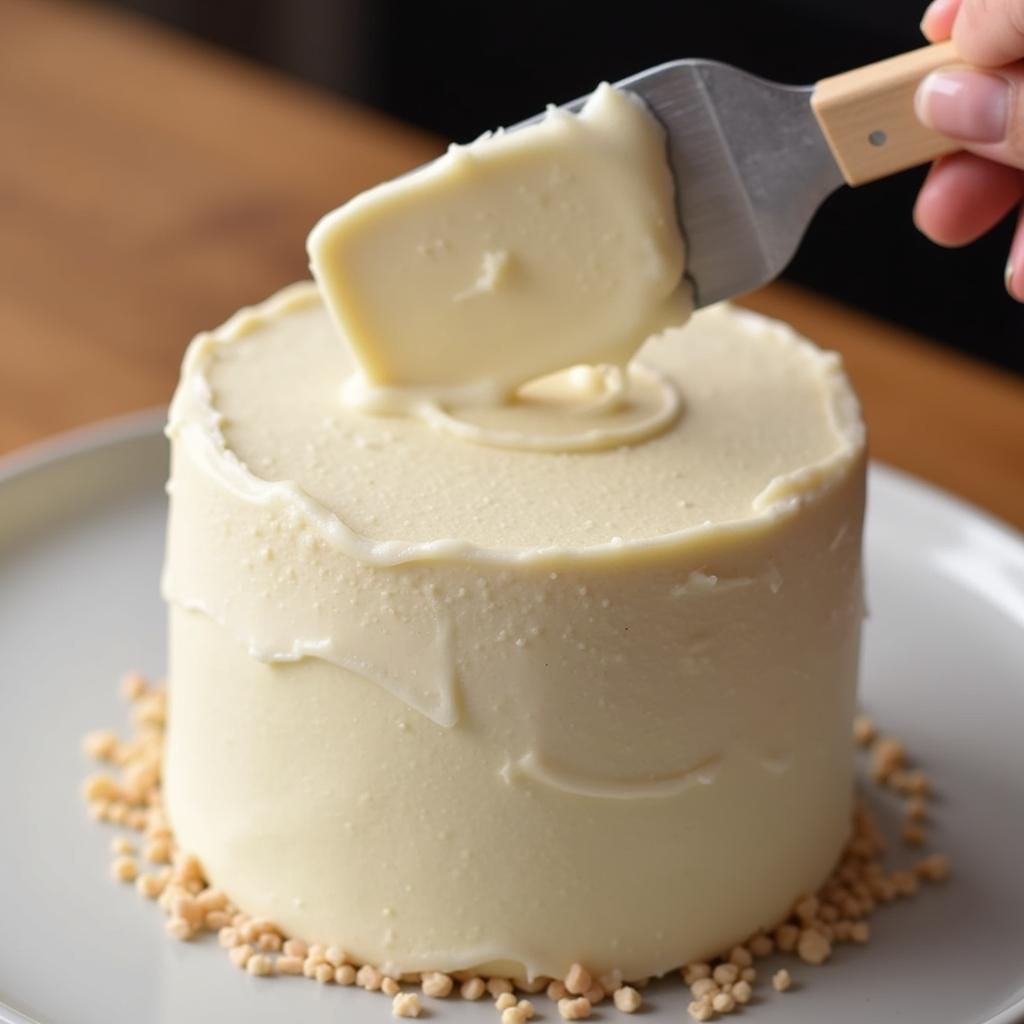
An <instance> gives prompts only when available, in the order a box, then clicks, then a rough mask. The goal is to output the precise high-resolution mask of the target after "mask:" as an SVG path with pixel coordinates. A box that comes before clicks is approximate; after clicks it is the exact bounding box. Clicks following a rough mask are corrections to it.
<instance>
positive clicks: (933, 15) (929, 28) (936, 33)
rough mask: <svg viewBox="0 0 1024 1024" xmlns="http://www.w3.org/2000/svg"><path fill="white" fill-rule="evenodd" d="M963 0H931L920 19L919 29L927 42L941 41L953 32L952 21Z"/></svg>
mask: <svg viewBox="0 0 1024 1024" xmlns="http://www.w3.org/2000/svg"><path fill="white" fill-rule="evenodd" d="M962 2H963V0H932V2H931V3H930V4H929V5H928V7H927V9H926V10H925V12H924V17H923V18H922V19H921V31H922V32H923V33H924V37H925V39H927V40H928V42H929V43H941V42H943V41H945V40H946V39H948V38H949V37H950V35H951V34H952V32H953V22H954V21H956V15H957V11H959V10H960V5H961V3H962Z"/></svg>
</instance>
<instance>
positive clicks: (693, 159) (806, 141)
mask: <svg viewBox="0 0 1024 1024" xmlns="http://www.w3.org/2000/svg"><path fill="white" fill-rule="evenodd" d="M615 84H616V86H618V87H619V88H623V89H628V90H629V91H630V92H633V93H635V94H636V95H637V96H639V97H640V98H641V99H642V100H643V101H644V102H645V103H646V105H647V107H648V108H649V109H650V110H651V112H652V113H653V114H654V115H655V116H656V117H657V118H658V120H659V121H660V122H661V124H662V126H663V127H664V129H665V132H666V134H667V137H668V158H669V162H670V163H671V166H672V171H673V174H674V176H675V180H676V203H677V206H678V211H679V223H680V226H681V228H682V231H683V236H684V238H685V239H686V247H687V256H686V269H687V276H688V277H690V279H691V281H692V283H693V286H694V290H695V292H696V300H697V305H698V306H707V305H710V304H711V303H713V302H718V301H720V300H722V299H727V298H730V297H732V296H734V295H740V294H742V293H743V292H748V291H750V290H751V289H753V288H757V287H758V286H760V285H762V284H764V283H765V282H767V281H770V280H771V279H772V278H774V277H776V276H777V275H778V274H779V273H780V272H781V271H782V269H783V268H784V267H785V266H786V264H787V263H788V262H789V261H790V259H792V257H793V254H794V253H795V252H796V248H797V246H798V245H799V243H800V239H801V238H802V237H803V234H804V231H805V230H806V228H807V225H808V224H809V223H810V220H811V218H812V217H813V216H814V212H815V211H816V210H817V208H818V206H819V205H820V204H821V202H822V201H823V200H824V199H825V198H826V197H827V196H828V195H829V194H830V193H831V192H833V191H834V190H835V189H836V188H838V187H839V186H840V185H842V184H843V176H842V174H841V173H840V171H839V168H838V166H837V165H836V162H835V160H834V158H833V156H832V153H831V151H830V150H829V148H828V145H827V143H826V142H825V138H824V136H823V135H822V133H821V129H820V128H819V127H818V122H817V120H816V119H815V117H814V113H813V111H812V110H811V104H810V100H811V92H812V90H813V87H810V86H806V87H803V86H789V85H779V84H777V83H775V82H768V81H765V80H764V79H761V78H757V77H755V76H754V75H749V74H747V73H746V72H744V71H740V70H738V69H737V68H733V67H730V66H728V65H726V64H719V63H717V62H715V61H706V60H680V61H673V62H671V63H669V64H662V65H660V66H658V67H655V68H651V69H649V70H647V71H642V72H640V73H639V74H637V75H633V76H631V77H630V78H626V79H623V80H622V81H621V82H616V83H615ZM585 101H586V97H581V98H580V99H578V100H574V101H573V102H572V103H567V104H565V107H566V109H569V110H579V108H580V107H582V106H583V104H584V102H585ZM535 120H537V119H536V118H531V119H530V121H526V122H523V124H529V123H532V122H533V121H535ZM516 127H519V125H517V126H516Z"/></svg>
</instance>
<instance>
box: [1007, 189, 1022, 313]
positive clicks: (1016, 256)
mask: <svg viewBox="0 0 1024 1024" xmlns="http://www.w3.org/2000/svg"><path fill="white" fill-rule="evenodd" d="M1006 290H1007V291H1008V292H1009V293H1010V295H1012V296H1013V298H1015V299H1016V300H1017V301H1018V302H1024V209H1021V212H1020V216H1019V217H1018V218H1017V233H1016V234H1015V235H1014V236H1013V245H1012V246H1011V247H1010V258H1009V259H1008V260H1007V261H1006Z"/></svg>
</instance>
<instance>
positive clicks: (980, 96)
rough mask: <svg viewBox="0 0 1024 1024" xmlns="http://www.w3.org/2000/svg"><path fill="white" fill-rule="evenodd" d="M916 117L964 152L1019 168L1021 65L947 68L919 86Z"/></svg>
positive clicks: (1023, 142) (1023, 124)
mask: <svg viewBox="0 0 1024 1024" xmlns="http://www.w3.org/2000/svg"><path fill="white" fill-rule="evenodd" d="M914 106H915V110H916V112H917V116H918V119H919V120H920V121H921V122H922V123H924V124H926V125H927V126H928V127H929V128H933V129H934V130H935V131H937V132H941V133H942V134H943V135H948V136H950V138H953V139H956V140H957V141H958V142H961V143H963V147H964V149H967V150H970V151H971V152H973V153H978V154H980V155H981V156H984V157H987V158H988V159H989V160H995V161H996V162H997V163H1002V164H1008V165H1009V166H1011V167H1021V168H1024V63H1021V64H1011V65H1010V66H1009V67H1005V68H993V69H986V70H984V71H982V70H979V69H974V68H955V67H954V68H947V69H944V70H942V71H935V72H932V74H930V75H928V77H927V78H925V80H924V81H923V82H922V83H921V84H920V86H918V89H917V96H916V98H915V103H914Z"/></svg>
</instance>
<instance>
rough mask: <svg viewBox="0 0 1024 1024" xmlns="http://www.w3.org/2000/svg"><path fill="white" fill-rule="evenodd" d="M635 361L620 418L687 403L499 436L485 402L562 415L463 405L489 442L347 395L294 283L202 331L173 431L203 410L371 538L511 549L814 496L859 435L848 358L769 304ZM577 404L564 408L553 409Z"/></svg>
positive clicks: (232, 439)
mask: <svg viewBox="0 0 1024 1024" xmlns="http://www.w3.org/2000/svg"><path fill="white" fill-rule="evenodd" d="M634 366H638V367H639V368H640V369H641V370H643V371H644V372H646V373H647V374H648V379H646V383H647V385H649V386H648V387H646V389H645V387H644V386H640V387H638V388H636V389H633V390H631V391H630V395H632V397H631V398H630V399H628V400H627V401H626V402H625V405H624V407H623V409H622V410H621V411H620V412H618V413H615V414H613V415H612V416H611V417H610V418H611V419H612V420H616V419H622V420H623V421H624V422H626V424H627V426H628V424H629V422H630V420H631V417H632V418H633V419H635V418H636V417H639V418H640V419H641V420H642V419H643V418H644V416H645V415H646V413H649V412H651V410H650V409H647V410H645V409H643V408H640V407H641V406H643V405H644V403H645V402H647V404H649V405H651V406H652V407H657V408H655V410H654V411H655V412H656V413H657V412H658V411H659V409H660V412H661V413H665V412H666V409H665V408H662V407H661V406H663V405H664V403H665V402H666V401H668V398H667V397H666V396H671V397H672V400H673V402H674V405H672V408H671V409H668V410H667V411H668V412H669V413H670V414H671V415H667V416H664V417H663V420H662V422H660V423H659V424H658V425H657V426H656V427H652V428H651V429H649V430H641V431H640V432H639V436H638V438H637V441H636V443H632V444H626V445H618V446H611V447H607V446H605V447H601V448H598V450H557V447H558V446H557V445H556V446H555V450H550V449H549V450H528V449H526V450H524V449H523V448H521V447H514V446H513V447H506V446H503V445H501V444H491V443H486V439H487V431H488V430H490V429H491V428H494V427H495V423H493V422H489V421H488V417H490V418H491V419H493V418H495V417H498V418H501V417H505V418H506V421H503V422H500V423H497V427H498V428H500V429H499V436H500V430H501V429H505V428H508V427H509V426H510V424H511V427H512V429H513V430H515V429H518V428H519V427H520V426H521V425H522V424H521V422H520V421H521V420H523V419H525V421H526V422H527V423H528V425H529V430H528V432H530V431H533V428H534V426H535V422H534V421H536V420H537V419H538V417H539V420H540V422H541V424H542V426H546V425H549V421H548V419H547V418H546V416H545V414H544V410H543V403H540V406H539V408H540V412H539V413H538V412H537V409H531V408H530V407H529V406H528V405H527V406H526V407H522V408H518V409H517V408H516V407H514V406H513V407H510V408H505V409H491V410H487V409H482V410H481V409H475V410H470V411H467V412H466V413H465V415H464V417H463V419H462V420H460V422H465V423H468V424H469V425H470V428H474V429H475V428H480V429H482V430H483V431H484V435H483V436H484V441H485V443H474V441H472V440H467V439H465V438H464V437H460V436H455V435H454V434H453V433H451V432H450V431H448V430H445V429H438V426H437V425H436V424H431V423H428V422H424V421H422V420H420V419H417V418H410V417H398V416H373V415H367V414H366V413H363V412H359V411H357V410H354V409H352V408H350V407H348V406H346V404H345V403H343V402H342V401H341V400H340V395H341V393H342V390H343V388H344V385H345V383H346V381H347V380H349V379H350V378H351V377H352V376H353V374H354V372H355V367H354V363H353V359H352V356H351V355H350V354H349V352H348V351H347V349H346V347H345V346H344V345H342V344H340V343H339V339H338V335H337V331H336V329H335V327H334V325H333V323H332V321H331V319H330V317H329V315H328V313H327V311H326V309H325V307H324V305H323V303H322V301H321V299H320V297H319V295H318V293H317V290H316V289H315V287H314V286H312V285H309V284H307V285H297V286H294V287H293V288H292V289H288V290H286V291H285V292H283V293H281V294H279V295H278V296H276V297H274V298H273V299H271V300H269V301H268V302H267V303H265V304H264V305H263V306H261V307H256V308H255V309H253V310H247V311H242V312H241V313H240V314H238V315H237V316H236V317H235V318H233V319H232V320H231V321H229V322H228V323H227V324H225V325H224V327H222V328H220V329H219V330H218V331H215V332H213V333H211V334H206V335H200V336H199V337H198V338H197V339H196V340H195V342H194V343H193V347H192V349H191V351H190V354H189V357H188V358H187V359H186V363H185V368H184V371H183V381H182V386H181V387H180V388H179V393H178V397H177V399H176V401H175V406H174V408H173V409H172V417H171V432H172V433H174V431H175V430H176V429H178V427H180V425H181V424H182V423H184V422H186V421H188V420H189V419H197V418H200V419H201V418H202V417H203V416H205V417H206V425H205V427H204V429H205V430H207V431H208V432H217V433H218V434H219V435H221V437H220V439H219V443H220V444H221V445H222V446H223V447H224V448H226V451H224V457H225V458H228V459H231V460H232V463H233V465H235V468H236V469H237V468H238V467H237V463H235V462H234V459H233V457H235V456H236V457H237V460H238V462H240V463H241V464H242V468H243V469H244V471H245V472H246V473H247V474H249V475H251V477H253V478H255V480H256V481H263V482H281V481H287V482H289V483H290V484H293V485H295V486H296V487H297V488H298V489H299V491H300V492H302V493H304V495H306V496H308V498H310V499H312V501H313V502H314V503H315V505H316V506H319V507H320V508H321V509H322V510H324V511H326V512H327V513H328V514H330V515H332V516H334V517H337V519H338V520H340V521H341V523H342V524H344V527H345V528H346V529H347V531H350V532H351V533H352V534H354V535H356V536H357V537H359V538H364V539H365V540H367V541H369V542H402V543H404V544H411V545H417V544H433V543H436V542H438V541H446V540H451V541H456V542H459V543H462V544H468V545H472V546H476V547H478V548H482V549H487V550H492V551H493V550H497V551H502V552H510V551H515V552H520V551H530V550H538V549H542V550H553V549H561V550H570V551H579V550H581V549H596V548H607V547H609V546H610V547H612V548H614V547H617V546H626V545H630V544H635V543H643V542H650V541H655V540H660V539H663V538H665V537H669V536H672V535H676V534H680V533H682V532H685V531H687V530H690V529H692V528H697V527H701V526H718V525H721V524H725V523H733V522H737V521H744V520H750V519H752V518H756V517H758V516H759V515H761V514H764V513H765V512H766V511H771V510H772V509H773V508H775V507H780V506H782V505H785V504H786V503H787V502H792V501H794V500H799V497H800V494H801V493H802V492H804V491H806V490H809V489H813V488H814V487H815V486H817V485H818V484H819V483H821V482H822V481H823V480H825V479H827V477H828V474H829V472H830V470H831V469H833V468H835V467H837V466H838V465H842V464H845V463H846V462H847V461H848V460H849V459H850V458H852V457H854V455H855V454H856V453H857V452H859V451H860V449H861V447H862V444H863V426H862V423H861V420H860V414H859V410H858V407H857V403H856V400H855V398H854V397H853V394H852V392H851V390H850V388H849V385H848V383H847V381H846V378H845V376H844V374H843V372H842V369H841V365H840V363H839V360H838V358H837V357H836V356H834V355H831V354H828V353H823V352H821V351H820V350H818V349H817V348H815V347H814V346H812V345H811V344H810V343H808V342H805V341H803V340H802V339H800V338H799V337H798V336H797V335H795V334H794V332H792V331H791V330H790V329H789V328H788V327H786V326H785V325H782V324H779V323H776V322H774V321H769V320H766V319H764V318H762V317H759V316H756V315H755V314H751V313H747V312H745V311H741V310H736V309H733V308H730V307H726V306H720V307H713V308H711V309H708V310H704V311H701V312H700V313H698V314H697V315H695V316H694V317H693V319H692V320H691V321H690V323H689V324H688V325H687V326H686V327H685V328H681V329H672V330H669V331H666V332H665V333H663V334H662V335H659V336H657V337H655V338H653V339H651V340H649V341H648V342H647V344H646V345H645V347H644V348H643V349H642V350H641V352H640V354H639V357H638V359H637V360H636V361H635V363H634ZM640 384H641V385H643V384H644V380H641V381H640ZM634 391H635V394H634ZM631 403H632V404H631ZM204 404H205V406H206V408H205V410H204V409H203V408H200V407H201V406H203V405H204ZM570 418H571V417H570ZM582 418H583V420H584V421H586V418H587V417H586V414H585V411H584V415H583V417H582ZM600 418H601V419H602V422H606V421H607V420H608V419H609V417H608V415H607V414H606V413H602V414H601V417H600ZM565 421H566V414H565V412H564V410H559V411H558V413H557V414H556V415H555V416H554V417H553V418H552V419H551V420H550V422H557V423H559V424H563V423H564V422H565ZM585 428H586V423H585V422H584V425H583V428H581V429H583V432H584V433H586V429H585Z"/></svg>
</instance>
